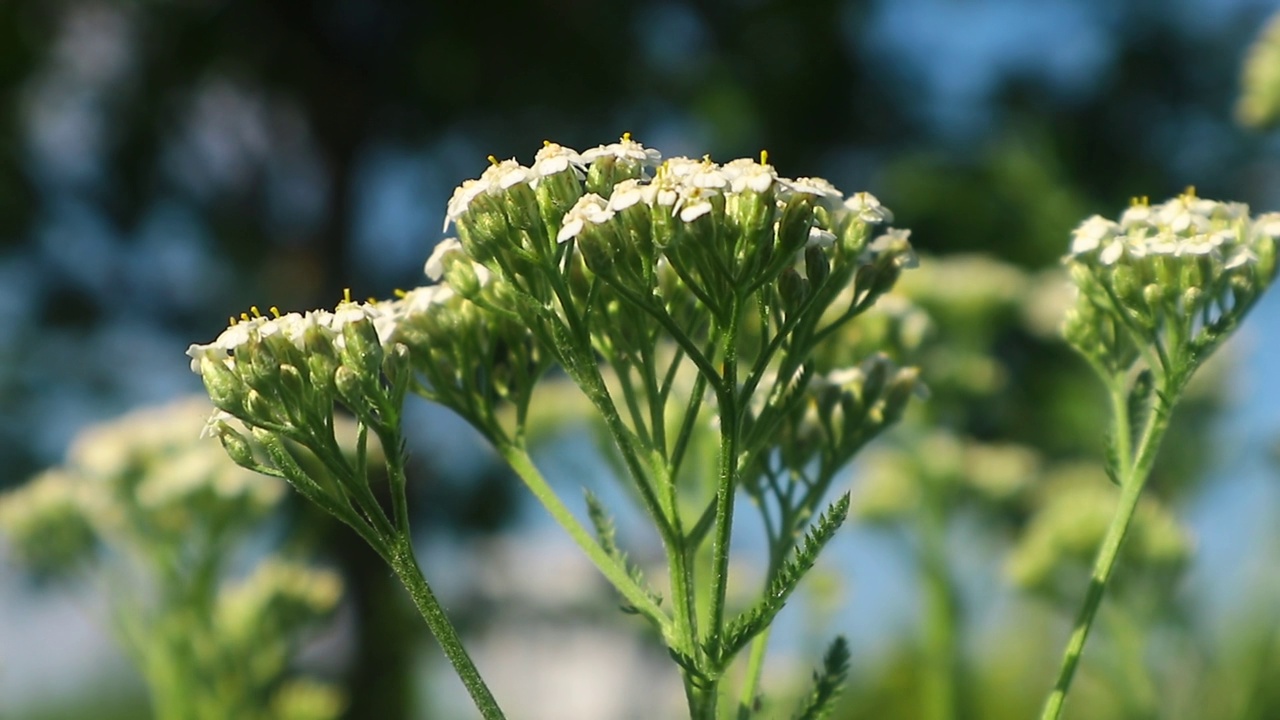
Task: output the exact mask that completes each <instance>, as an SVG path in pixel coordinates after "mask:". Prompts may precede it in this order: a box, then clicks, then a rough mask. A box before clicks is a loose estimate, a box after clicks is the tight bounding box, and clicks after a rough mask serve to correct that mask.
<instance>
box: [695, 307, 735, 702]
mask: <svg viewBox="0 0 1280 720" xmlns="http://www.w3.org/2000/svg"><path fill="white" fill-rule="evenodd" d="M740 314H741V307H740V302H739V300H738V299H737V298H734V300H733V301H732V304H731V306H730V308H729V326H728V328H726V330H725V333H724V338H723V343H724V344H723V348H724V355H723V365H722V371H721V373H720V383H719V387H718V388H717V389H716V399H717V400H718V401H719V403H720V455H719V463H718V472H717V478H716V515H715V530H714V534H713V535H712V539H711V583H712V588H711V612H710V617H709V618H708V623H707V630H708V633H709V634H708V636H707V643H706V645H707V647H708V648H710V649H711V651H712V652H714V653H716V654H717V657H716V658H714V659H715V661H716V662H717V663H719V662H721V661H723V660H724V658H720V657H718V655H719V654H720V653H721V652H722V651H723V649H722V647H721V643H722V641H723V634H724V615H725V600H726V596H727V594H728V589H729V542H730V539H731V538H732V535H733V500H734V492H735V491H736V490H737V487H738V432H739V430H740V424H739V418H738V414H739V411H738V350H737V344H738V319H739V317H738V316H739V315H740ZM718 695H719V678H713V679H712V681H711V683H709V684H708V687H707V688H706V690H705V692H704V693H703V703H702V707H701V708H700V710H701V714H700V715H698V716H697V717H703V718H707V720H714V718H715V717H716V701H717V699H718Z"/></svg>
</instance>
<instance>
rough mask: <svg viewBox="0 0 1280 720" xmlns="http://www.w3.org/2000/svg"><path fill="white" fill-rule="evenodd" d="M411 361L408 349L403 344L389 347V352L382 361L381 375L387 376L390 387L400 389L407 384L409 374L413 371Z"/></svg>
mask: <svg viewBox="0 0 1280 720" xmlns="http://www.w3.org/2000/svg"><path fill="white" fill-rule="evenodd" d="M411 360H412V358H411V357H410V354H409V348H408V346H406V345H405V344H404V343H396V344H394V345H392V346H391V350H390V352H388V353H387V355H386V357H385V358H384V359H383V361H382V373H383V374H384V375H386V376H387V380H388V381H389V382H390V383H391V386H392V387H402V386H403V385H404V384H406V383H407V382H408V380H409V374H410V373H411V372H412V371H413V368H412V364H411Z"/></svg>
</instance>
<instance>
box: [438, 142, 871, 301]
mask: <svg viewBox="0 0 1280 720" xmlns="http://www.w3.org/2000/svg"><path fill="white" fill-rule="evenodd" d="M600 160H607V161H610V162H613V163H626V164H628V166H629V167H630V169H631V170H630V172H631V173H633V175H632V176H631V177H628V178H625V179H623V180H619V181H618V182H617V183H615V184H614V185H613V186H612V187H611V190H612V192H611V193H610V194H609V196H608V197H602V196H601V194H598V193H592V192H588V193H586V194H583V195H581V196H580V197H578V198H577V201H576V203H575V204H574V205H573V206H572V208H571V209H570V210H569V212H568V213H567V214H566V215H565V217H564V220H563V223H562V225H561V227H560V230H559V232H558V233H557V235H556V240H557V241H558V242H562V243H563V242H566V241H568V240H569V239H571V238H573V237H576V236H577V235H578V234H579V233H581V232H582V230H583V228H585V227H587V226H589V225H599V224H603V223H605V222H608V221H609V220H611V219H612V218H613V217H614V215H615V214H616V213H618V212H621V211H622V210H624V209H626V208H629V207H632V206H634V205H636V204H638V203H643V204H645V205H648V206H650V207H661V208H664V209H666V210H667V211H668V213H669V214H670V215H671V216H673V217H676V218H679V219H680V220H681V221H682V222H686V223H689V222H693V221H694V220H697V219H698V218H699V217H702V216H703V215H706V214H707V213H709V212H711V210H712V207H713V199H714V198H716V197H717V196H726V195H740V194H742V193H746V192H753V193H757V194H760V193H765V192H767V191H769V190H771V189H773V190H775V193H776V197H777V202H778V203H779V204H783V203H785V202H786V201H787V200H788V199H790V198H791V197H794V196H797V195H809V196H812V197H814V198H816V199H818V201H819V202H820V203H822V204H825V205H827V206H828V207H829V209H832V210H834V209H836V207H837V206H839V205H840V204H841V203H843V206H844V208H845V209H847V210H849V211H850V212H852V213H853V214H854V215H855V216H856V217H858V218H859V219H860V220H862V221H863V222H867V223H877V224H879V223H887V222H892V221H893V213H892V212H890V211H889V209H888V208H886V207H884V206H883V205H881V204H880V201H879V200H877V199H876V198H875V196H873V195H871V194H870V193H866V192H859V193H855V194H854V195H852V196H851V197H849V198H848V199H845V198H844V195H843V193H841V192H840V190H838V189H837V188H836V187H835V186H833V185H832V184H831V183H830V182H828V181H826V180H824V179H822V178H796V179H790V178H784V177H779V176H778V174H777V172H776V171H775V170H774V168H773V166H772V165H769V164H767V162H764V161H763V160H764V159H763V158H762V161H761V162H757V161H755V160H752V159H749V158H740V159H737V160H733V161H732V162H728V163H725V164H723V165H721V164H717V163H714V162H712V161H711V160H710V159H708V158H702V159H693V158H688V157H672V158H668V159H667V160H666V161H662V156H661V154H660V153H659V152H658V151H657V150H654V149H652V148H645V147H644V146H642V145H640V144H639V143H637V142H635V141H634V140H632V139H631V138H630V136H629V135H624V136H623V138H622V139H621V140H620V141H619V142H616V143H613V144H610V145H600V146H598V147H595V148H592V149H591V150H587V151H585V152H583V153H578V152H576V151H574V150H572V149H571V148H567V147H564V146H562V145H557V144H555V143H547V145H546V146H545V147H543V148H542V150H540V151H539V152H538V153H537V155H536V156H535V158H534V162H533V165H532V166H531V167H524V166H522V165H520V164H519V163H518V162H517V161H516V160H514V159H511V160H504V161H502V162H493V164H491V165H490V167H489V168H488V169H487V170H486V171H485V172H484V173H483V174H482V175H481V176H480V177H479V178H478V179H474V180H467V181H465V182H463V183H462V185H461V186H459V187H458V188H457V189H456V190H455V191H454V193H453V197H452V199H451V200H450V201H449V205H448V209H447V211H446V213H445V229H446V230H447V229H448V227H449V225H450V224H452V223H455V222H457V221H458V220H460V219H461V218H463V217H464V216H465V215H466V213H467V211H468V210H469V209H470V208H471V206H472V204H473V203H474V202H475V201H476V200H477V199H478V198H481V197H483V196H496V195H499V194H501V193H503V192H504V191H508V190H511V189H512V188H513V187H515V186H516V185H521V184H526V185H528V186H529V187H531V188H533V189H537V188H538V187H539V185H541V184H543V183H545V182H547V180H548V179H549V178H552V177H553V176H556V175H560V174H562V173H568V174H571V175H573V176H574V177H576V178H577V179H579V180H582V179H584V178H586V177H587V172H586V171H587V170H588V168H589V167H590V166H591V164H592V163H595V162H597V161H600ZM650 170H656V171H655V172H653V173H652V174H651V173H650V172H649V171H650ZM453 247H455V246H453V245H448V246H445V245H444V244H443V243H442V244H441V246H438V247H437V253H439V254H442V253H443V252H447V251H448V250H449V249H451V248H453ZM441 256H442V255H433V261H429V263H428V275H430V276H432V277H433V279H438V278H439V273H440V272H441V271H442V269H441V265H440V257H441Z"/></svg>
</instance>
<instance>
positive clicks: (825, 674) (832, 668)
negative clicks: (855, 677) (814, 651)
mask: <svg viewBox="0 0 1280 720" xmlns="http://www.w3.org/2000/svg"><path fill="white" fill-rule="evenodd" d="M848 674H849V642H848V641H847V640H845V639H844V637H843V636H841V637H837V638H836V639H835V640H834V641H832V643H831V647H829V648H827V654H826V655H824V656H823V657H822V669H821V670H816V671H814V673H813V690H812V691H810V692H809V695H808V696H806V697H805V699H804V704H803V705H801V706H800V711H799V712H798V713H796V714H795V715H793V716H792V717H793V718H794V719H795V720H823V718H825V717H826V716H827V715H828V714H829V713H830V712H831V710H832V708H834V707H835V702H836V699H837V698H839V697H840V690H841V689H842V688H843V687H844V680H845V676H846V675H848Z"/></svg>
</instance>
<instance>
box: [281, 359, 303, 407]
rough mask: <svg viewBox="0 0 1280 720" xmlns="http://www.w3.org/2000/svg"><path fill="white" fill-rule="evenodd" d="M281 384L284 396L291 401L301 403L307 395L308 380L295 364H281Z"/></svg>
mask: <svg viewBox="0 0 1280 720" xmlns="http://www.w3.org/2000/svg"><path fill="white" fill-rule="evenodd" d="M280 385H281V388H282V389H283V393H284V397H285V398H286V399H287V400H288V401H289V402H291V403H294V404H301V403H302V402H303V401H304V399H305V398H306V397H307V381H306V380H304V379H303V378H302V373H301V372H299V371H298V368H296V367H294V366H293V365H281V366H280Z"/></svg>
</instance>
